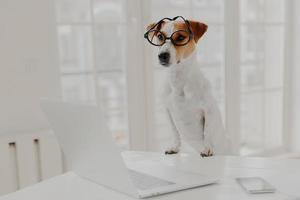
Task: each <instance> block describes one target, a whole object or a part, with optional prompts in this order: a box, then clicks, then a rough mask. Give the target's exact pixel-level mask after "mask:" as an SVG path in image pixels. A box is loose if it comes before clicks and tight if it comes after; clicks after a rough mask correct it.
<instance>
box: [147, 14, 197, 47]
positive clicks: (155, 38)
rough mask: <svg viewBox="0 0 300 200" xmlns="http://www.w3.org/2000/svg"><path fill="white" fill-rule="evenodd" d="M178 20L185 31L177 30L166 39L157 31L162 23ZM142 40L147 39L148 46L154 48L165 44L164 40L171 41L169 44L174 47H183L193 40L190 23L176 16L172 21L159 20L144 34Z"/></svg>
mask: <svg viewBox="0 0 300 200" xmlns="http://www.w3.org/2000/svg"><path fill="white" fill-rule="evenodd" d="M178 18H181V19H183V21H184V22H185V25H186V27H187V30H177V31H175V32H174V33H172V35H171V36H170V37H167V36H166V35H165V34H164V33H163V32H161V31H159V30H158V29H159V27H160V26H161V24H162V22H164V21H165V20H169V21H175V20H177V19H178ZM144 38H145V39H147V40H148V42H150V44H152V45H154V46H162V45H163V44H165V43H166V40H171V42H172V43H173V44H174V45H175V46H184V45H186V44H187V43H188V42H189V41H190V40H191V39H192V38H193V33H192V31H191V29H190V23H189V22H188V21H187V20H186V19H184V18H183V17H182V16H177V17H174V18H173V19H171V18H163V19H161V20H160V21H159V22H157V23H156V24H155V25H153V26H152V28H150V29H149V30H148V31H147V32H146V33H145V34H144Z"/></svg>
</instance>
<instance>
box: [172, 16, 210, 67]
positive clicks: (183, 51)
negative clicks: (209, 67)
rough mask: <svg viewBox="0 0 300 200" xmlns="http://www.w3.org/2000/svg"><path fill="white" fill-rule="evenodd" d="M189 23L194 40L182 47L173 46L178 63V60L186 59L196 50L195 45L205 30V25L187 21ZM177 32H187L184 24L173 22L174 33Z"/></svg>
mask: <svg viewBox="0 0 300 200" xmlns="http://www.w3.org/2000/svg"><path fill="white" fill-rule="evenodd" d="M189 23H190V25H191V27H190V28H191V31H192V33H193V36H194V38H193V40H190V41H189V43H187V44H186V45H184V46H175V49H176V58H177V61H178V62H180V60H181V59H182V58H187V57H189V56H190V55H191V54H192V53H193V51H194V50H195V48H196V43H197V42H198V40H199V39H200V38H201V37H202V35H203V34H204V33H205V32H206V30H207V25H206V24H203V23H201V22H196V21H190V20H189ZM177 30H186V31H188V28H187V27H186V24H185V23H184V22H175V23H174V32H175V31H177Z"/></svg>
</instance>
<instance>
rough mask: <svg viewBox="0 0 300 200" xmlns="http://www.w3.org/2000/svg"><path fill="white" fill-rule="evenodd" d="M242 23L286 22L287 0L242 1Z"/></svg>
mask: <svg viewBox="0 0 300 200" xmlns="http://www.w3.org/2000/svg"><path fill="white" fill-rule="evenodd" d="M240 5H241V12H240V13H241V21H242V22H284V10H285V0H241V1H240Z"/></svg>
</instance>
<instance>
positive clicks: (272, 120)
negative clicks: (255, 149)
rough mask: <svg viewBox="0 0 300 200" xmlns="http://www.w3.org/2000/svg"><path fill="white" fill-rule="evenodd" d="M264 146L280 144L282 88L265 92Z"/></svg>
mask: <svg viewBox="0 0 300 200" xmlns="http://www.w3.org/2000/svg"><path fill="white" fill-rule="evenodd" d="M265 102H266V104H265V113H266V116H265V144H264V146H265V148H266V149H270V148H276V147H279V146H280V145H282V122H283V95H282V90H278V91H275V92H267V93H266V94H265Z"/></svg>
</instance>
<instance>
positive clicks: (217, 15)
mask: <svg viewBox="0 0 300 200" xmlns="http://www.w3.org/2000/svg"><path fill="white" fill-rule="evenodd" d="M224 2H226V1H224V0H192V6H191V7H192V13H193V18H194V19H197V20H200V21H203V22H207V23H211V22H214V23H220V22H223V21H224Z"/></svg>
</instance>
